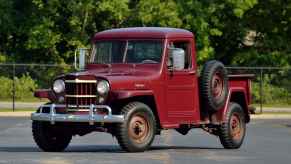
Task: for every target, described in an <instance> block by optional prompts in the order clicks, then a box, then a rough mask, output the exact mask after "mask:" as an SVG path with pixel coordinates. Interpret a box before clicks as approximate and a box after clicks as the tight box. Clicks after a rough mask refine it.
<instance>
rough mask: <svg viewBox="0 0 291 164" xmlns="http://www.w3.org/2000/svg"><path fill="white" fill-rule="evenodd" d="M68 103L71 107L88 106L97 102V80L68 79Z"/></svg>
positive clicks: (66, 82)
mask: <svg viewBox="0 0 291 164" xmlns="http://www.w3.org/2000/svg"><path fill="white" fill-rule="evenodd" d="M65 84H66V90H65V91H66V104H67V107H69V108H72V107H73V108H86V106H88V105H90V104H96V82H94V81H92V80H91V81H88V83H87V82H86V81H85V80H84V81H78V80H66V81H65Z"/></svg>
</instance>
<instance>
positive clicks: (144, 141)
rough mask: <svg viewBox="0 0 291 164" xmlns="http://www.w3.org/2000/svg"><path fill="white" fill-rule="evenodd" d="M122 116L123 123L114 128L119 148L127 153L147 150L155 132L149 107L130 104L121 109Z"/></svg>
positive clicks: (140, 104)
mask: <svg viewBox="0 0 291 164" xmlns="http://www.w3.org/2000/svg"><path fill="white" fill-rule="evenodd" d="M122 114H124V116H125V121H124V122H123V123H120V124H117V128H116V138H117V140H118V143H119V145H120V147H121V148H122V149H123V150H125V151H127V152H142V151H145V150H147V149H148V148H149V147H150V145H151V144H152V142H153V140H154V137H155V132H156V120H155V116H154V114H153V112H152V110H151V109H150V107H149V106H147V105H146V104H144V103H141V102H131V103H129V104H127V105H126V106H124V107H123V109H122ZM143 125H144V126H143ZM133 126H134V128H133ZM139 137H140V138H141V139H140V141H138V140H139V139H138V138H139Z"/></svg>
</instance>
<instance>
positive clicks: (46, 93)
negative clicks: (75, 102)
mask: <svg viewBox="0 0 291 164" xmlns="http://www.w3.org/2000/svg"><path fill="white" fill-rule="evenodd" d="M34 97H37V98H47V99H49V100H51V101H55V100H56V96H55V94H54V92H53V91H52V90H51V89H39V90H36V91H35V92H34Z"/></svg>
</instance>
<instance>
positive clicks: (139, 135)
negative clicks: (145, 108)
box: [128, 115, 149, 143]
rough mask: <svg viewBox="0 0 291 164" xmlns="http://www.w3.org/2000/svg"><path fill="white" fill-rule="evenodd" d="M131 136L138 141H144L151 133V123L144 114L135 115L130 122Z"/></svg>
mask: <svg viewBox="0 0 291 164" xmlns="http://www.w3.org/2000/svg"><path fill="white" fill-rule="evenodd" d="M128 132H129V137H130V138H132V139H133V140H134V141H135V142H137V143H142V142H144V141H145V140H146V138H147V137H148V135H149V124H148V121H147V119H146V118H144V117H143V116H139V115H135V116H133V117H132V119H131V121H130V123H129V129H128Z"/></svg>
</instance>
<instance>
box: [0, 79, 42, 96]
mask: <svg viewBox="0 0 291 164" xmlns="http://www.w3.org/2000/svg"><path fill="white" fill-rule="evenodd" d="M0 83H1V87H0V99H2V100H3V99H9V98H12V94H13V91H12V90H13V79H10V78H7V77H4V76H1V77H0ZM14 85H15V98H16V100H23V99H29V98H33V91H34V90H35V89H36V88H37V85H36V83H35V81H34V80H33V79H32V78H31V77H30V76H29V75H28V74H26V75H25V74H24V75H22V76H21V77H20V78H17V77H16V78H15V83H14Z"/></svg>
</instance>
